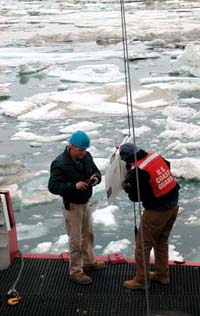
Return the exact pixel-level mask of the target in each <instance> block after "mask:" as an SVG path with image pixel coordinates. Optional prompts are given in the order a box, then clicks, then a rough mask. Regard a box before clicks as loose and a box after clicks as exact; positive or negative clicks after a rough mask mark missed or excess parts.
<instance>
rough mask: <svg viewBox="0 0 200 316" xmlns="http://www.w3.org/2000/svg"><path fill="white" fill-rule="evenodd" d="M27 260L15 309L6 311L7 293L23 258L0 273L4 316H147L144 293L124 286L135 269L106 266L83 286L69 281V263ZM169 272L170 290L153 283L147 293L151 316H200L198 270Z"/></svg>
mask: <svg viewBox="0 0 200 316" xmlns="http://www.w3.org/2000/svg"><path fill="white" fill-rule="evenodd" d="M24 261H25V266H24V270H23V273H22V276H21V279H20V280H19V283H18V286H17V290H18V291H19V293H20V294H21V295H22V296H23V300H22V301H21V302H20V303H19V305H17V306H15V307H9V306H7V304H6V293H7V291H8V289H9V287H10V286H11V285H12V283H13V281H14V280H15V278H16V276H17V274H18V271H19V269H20V259H16V260H15V261H14V262H13V264H12V265H11V266H10V268H9V269H8V270H6V271H1V272H0V292H1V294H2V298H1V301H2V302H1V307H0V316H10V315H12V316H57V315H59V316H65V315H68V316H73V315H77V316H82V315H84V316H93V315H94V316H100V315H101V316H129V315H130V316H133V315H134V316H145V313H146V300H145V292H144V291H143V290H137V291H131V290H128V289H125V288H124V287H123V281H124V280H127V279H130V278H132V277H133V271H134V264H130V263H126V264H119V265H112V264H111V263H107V266H106V269H105V270H102V271H96V272H90V273H89V272H88V273H87V274H88V275H90V276H91V277H92V279H93V283H92V284H91V285H79V284H74V283H73V282H70V281H69V280H68V277H67V275H68V263H65V262H64V261H62V260H49V259H25V260H24ZM170 270H171V283H170V285H169V286H162V285H159V284H156V283H152V284H151V288H150V289H149V302H150V308H151V313H152V316H157V315H161V316H164V315H167V316H180V315H181V316H186V315H188V316H200V286H199V285H200V269H199V267H186V266H171V267H170ZM158 312H159V314H157V313H158ZM180 313H181V314H180Z"/></svg>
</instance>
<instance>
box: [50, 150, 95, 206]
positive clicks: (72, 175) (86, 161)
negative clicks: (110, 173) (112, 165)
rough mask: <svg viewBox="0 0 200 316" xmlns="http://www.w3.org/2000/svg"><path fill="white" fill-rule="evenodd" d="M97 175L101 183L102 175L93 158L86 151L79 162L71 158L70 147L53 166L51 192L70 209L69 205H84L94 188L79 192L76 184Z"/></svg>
mask: <svg viewBox="0 0 200 316" xmlns="http://www.w3.org/2000/svg"><path fill="white" fill-rule="evenodd" d="M92 175H95V176H96V177H97V178H98V179H99V182H101V173H100V171H99V170H98V168H97V166H96V165H95V163H94V161H93V159H92V156H91V155H90V153H89V152H87V151H86V154H85V157H84V158H83V159H81V160H79V161H77V162H76V161H75V160H74V159H72V158H71V156H70V155H69V152H68V147H66V149H65V151H64V152H63V153H62V154H61V155H59V156H58V157H57V158H56V159H55V160H54V161H53V162H52V164H51V170H50V178H49V183H48V188H49V191H50V192H51V193H53V194H56V195H60V196H62V197H63V202H64V204H65V206H66V208H67V209H68V205H69V203H70V202H71V203H76V204H84V203H87V202H88V200H89V198H90V197H91V196H92V186H89V187H88V189H87V190H84V191H83V190H77V189H76V183H77V182H79V181H86V180H88V179H89V178H90V177H91V176H92Z"/></svg>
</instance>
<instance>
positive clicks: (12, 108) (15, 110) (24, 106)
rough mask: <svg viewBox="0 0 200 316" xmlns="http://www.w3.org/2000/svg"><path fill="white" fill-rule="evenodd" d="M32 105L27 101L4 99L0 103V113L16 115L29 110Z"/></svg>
mask: <svg viewBox="0 0 200 316" xmlns="http://www.w3.org/2000/svg"><path fill="white" fill-rule="evenodd" d="M32 107H33V104H32V103H31V102H28V101H4V102H1V103H0V114H4V115H6V116H11V117H18V115H21V114H23V113H26V112H28V111H30V110H31V109H32Z"/></svg>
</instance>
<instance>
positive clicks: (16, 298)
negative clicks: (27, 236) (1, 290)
mask: <svg viewBox="0 0 200 316" xmlns="http://www.w3.org/2000/svg"><path fill="white" fill-rule="evenodd" d="M18 253H19V255H20V258H21V266H20V270H19V273H18V275H17V278H16V280H15V281H14V283H13V284H12V286H11V287H10V290H8V293H7V295H8V297H9V296H11V297H14V300H13V299H12V298H11V299H8V304H9V305H16V304H17V303H18V302H19V300H21V297H20V296H19V293H18V292H17V290H16V287H17V283H18V282H19V279H20V277H21V275H22V271H23V268H24V258H23V255H22V253H21V251H20V250H19V251H18Z"/></svg>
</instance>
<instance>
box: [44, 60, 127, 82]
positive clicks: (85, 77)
mask: <svg viewBox="0 0 200 316" xmlns="http://www.w3.org/2000/svg"><path fill="white" fill-rule="evenodd" d="M48 75H49V76H56V77H60V78H61V80H63V81H74V82H114V81H118V80H120V79H122V78H124V75H123V74H122V73H121V72H120V70H119V67H118V66H116V65H113V64H101V65H82V66H79V67H77V68H76V69H75V70H72V71H64V70H60V71H59V70H57V71H50V72H49V73H48Z"/></svg>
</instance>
